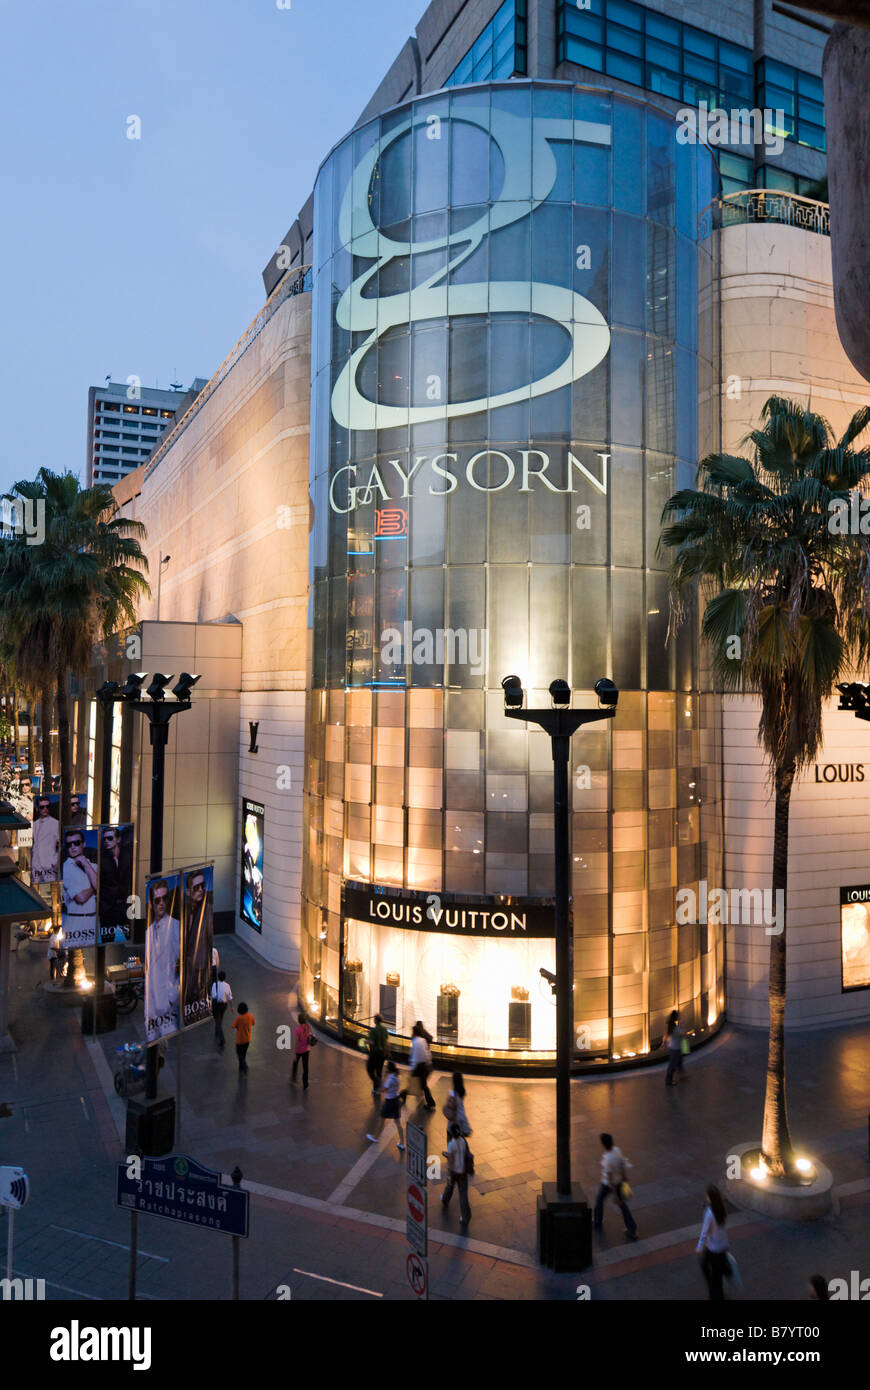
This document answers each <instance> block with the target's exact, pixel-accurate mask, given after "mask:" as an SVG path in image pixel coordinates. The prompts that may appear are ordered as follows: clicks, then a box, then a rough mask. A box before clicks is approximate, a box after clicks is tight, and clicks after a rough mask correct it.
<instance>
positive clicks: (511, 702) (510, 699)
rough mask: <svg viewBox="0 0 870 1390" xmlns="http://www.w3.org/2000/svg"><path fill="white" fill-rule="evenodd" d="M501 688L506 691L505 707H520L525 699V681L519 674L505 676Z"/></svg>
mask: <svg viewBox="0 0 870 1390" xmlns="http://www.w3.org/2000/svg"><path fill="white" fill-rule="evenodd" d="M501 688H502V690H503V691H504V702H505V708H506V709H519V708H520V707H521V705H522V703H523V700H524V699H525V695H524V693H523V683H522V681H521V680H520V678H519V676H505V678H504V680H503V681H502V683H501Z"/></svg>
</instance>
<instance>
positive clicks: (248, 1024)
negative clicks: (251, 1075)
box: [233, 1004, 257, 1076]
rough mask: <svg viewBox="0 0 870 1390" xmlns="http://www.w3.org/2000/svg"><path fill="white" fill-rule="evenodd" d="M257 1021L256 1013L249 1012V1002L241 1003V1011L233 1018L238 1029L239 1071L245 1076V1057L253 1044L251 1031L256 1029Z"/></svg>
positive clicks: (237, 1052) (246, 1068) (237, 1053)
mask: <svg viewBox="0 0 870 1390" xmlns="http://www.w3.org/2000/svg"><path fill="white" fill-rule="evenodd" d="M256 1021H257V1020H256V1019H255V1018H254V1015H253V1014H252V1013H249V1012H248V1006H247V1004H240V1005H239V1011H238V1013H237V1014H236V1016H235V1018H234V1019H233V1027H234V1028H235V1030H236V1056H237V1057H238V1059H239V1073H240V1074H241V1075H242V1076H244V1074H245V1073H246V1072H247V1070H248V1064H247V1062H246V1061H245V1057H246V1056H247V1052H248V1048H249V1047H250V1045H251V1033H252V1032H253V1030H254V1024H255V1023H256Z"/></svg>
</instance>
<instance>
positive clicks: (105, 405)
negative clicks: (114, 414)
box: [97, 401, 121, 410]
mask: <svg viewBox="0 0 870 1390" xmlns="http://www.w3.org/2000/svg"><path fill="white" fill-rule="evenodd" d="M97 405H98V406H99V407H100V410H120V409H121V407H120V406H119V405H118V404H116V402H114V401H98V402H97Z"/></svg>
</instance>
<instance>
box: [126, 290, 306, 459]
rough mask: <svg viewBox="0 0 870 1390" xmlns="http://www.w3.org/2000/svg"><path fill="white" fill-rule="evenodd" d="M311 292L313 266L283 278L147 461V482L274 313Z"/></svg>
mask: <svg viewBox="0 0 870 1390" xmlns="http://www.w3.org/2000/svg"><path fill="white" fill-rule="evenodd" d="M310 289H311V266H310V265H301V266H297V267H296V269H295V270H291V271H289V272H288V273H287V275H285V276H284V278H283V280H281V281H280V282H279V283H278V284H277V285H276V286H275V288H274V290H273V291H272V293H271V294H270V295H269V298H268V299H267V300H266V303H265V304H264V305H263V307H262V309H261V310H260V312H259V314H258V315H257V317H256V318H255V319H254V320H253V321H252V322H251V323H249V324H248V327H247V328H246V329H245V331H244V333H243V334H242V336H241V338H239V341H238V342H237V343H236V344H235V346H234V347H232V348H231V349H230V351H229V352H228V353H227V355H226V357H225V358H224V360H223V362H221V364H220V366H219V367H218V369H217V371H216V372H215V374H214V376H212V377H210V378H209V380H208V381H207V382H206V384H205V386H203V388H202V390H201V391H200V393H199V395H198V396H197V397H196V398H195V400H194V401H193V403H192V404H191V405H190V406H189V407H188V409H187V410H186V411H185V412H184V414H183V415H182V417H181V419H180V420H177V421H176V423H175V424H174V425H173V427H172V429H171V430H170V431H169V433H168V434H167V435H166V436H165V437H164V438H163V439H161V441H160V443H159V444H158V446H157V448H156V449H155V450H154V453H153V454H152V455H151V457H150V458H149V459H147V460H146V462H145V474H144V476H145V477H146V478H147V477H148V476H149V474H150V473H151V472H152V471H153V470H154V469H155V468H156V467H157V465H158V463H159V462H160V460H161V459H162V458H163V456H164V454H165V453H166V452H167V450H169V449H171V448H172V446H173V444H174V443H175V442H176V440H177V439H178V438H179V437H180V436H181V435H182V434H183V433H184V431H185V430H186V429H187V427H188V425H190V424H191V423H192V422H193V420H194V418H195V417H196V416H197V415H198V414H199V412H200V411H201V410H202V407H203V406H204V405H205V403H206V402H207V401H208V400H209V398H210V397H211V396H213V395H214V393H215V391H216V390H217V388H218V387H219V386H220V384H221V382H222V381H223V380H224V378H225V377H226V376H227V375H228V373H229V372H231V371H232V369H233V367H234V366H235V365H236V363H237V362H238V360H239V358H240V357H241V356H242V354H243V353H244V352H246V351H247V349H248V348H249V347H250V346H251V343H252V342H253V341H254V339H255V338H258V337H259V335H260V334H261V333H262V331H263V329H264V328H265V327H266V324H267V323H268V322H269V319H270V318H271V317H272V315H273V314H274V313H275V310H276V309H278V308H280V306H281V305H282V304H283V303H284V301H285V299H291V298H292V297H293V295H296V294H305V293H307V292H308V291H309V290H310ZM122 481H123V480H122Z"/></svg>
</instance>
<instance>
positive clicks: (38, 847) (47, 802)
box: [30, 793, 60, 886]
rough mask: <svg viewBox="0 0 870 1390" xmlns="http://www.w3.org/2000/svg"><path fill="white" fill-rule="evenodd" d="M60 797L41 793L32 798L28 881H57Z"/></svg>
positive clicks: (34, 883)
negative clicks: (31, 849) (31, 835)
mask: <svg viewBox="0 0 870 1390" xmlns="http://www.w3.org/2000/svg"><path fill="white" fill-rule="evenodd" d="M59 803H60V797H59V796H55V795H53V794H51V793H47V794H46V795H45V796H43V795H42V794H41V793H40V795H38V796H35V797H34V798H33V853H32V855H31V860H30V881H31V883H32V884H33V885H34V886H35V885H37V884H39V883H57V860H58V845H59V838H58V837H59V826H58V823H57V818H58V811H59Z"/></svg>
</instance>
